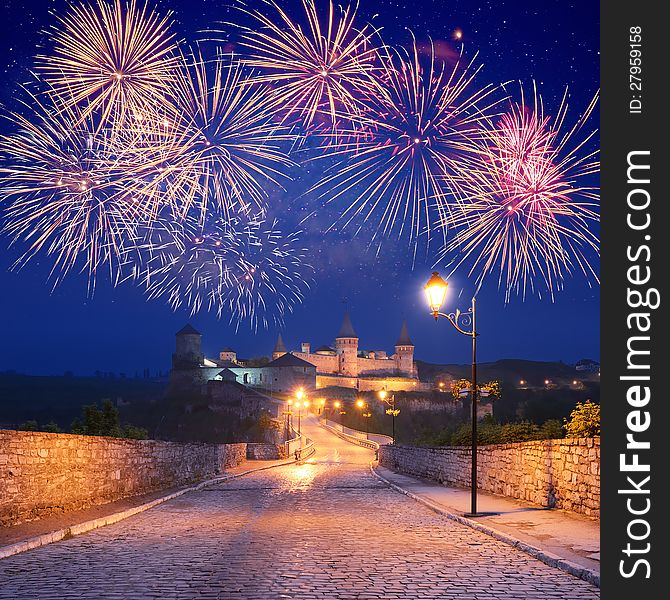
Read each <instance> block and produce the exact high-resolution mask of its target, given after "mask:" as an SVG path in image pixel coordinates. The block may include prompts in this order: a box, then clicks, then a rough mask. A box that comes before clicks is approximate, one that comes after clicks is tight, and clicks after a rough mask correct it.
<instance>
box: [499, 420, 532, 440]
mask: <svg viewBox="0 0 670 600" xmlns="http://www.w3.org/2000/svg"><path fill="white" fill-rule="evenodd" d="M538 439H540V428H539V427H538V426H537V425H536V424H535V423H531V422H530V421H521V422H520V423H505V424H504V425H503V426H502V427H501V429H500V442H499V443H501V444H512V443H514V442H528V441H530V440H538Z"/></svg>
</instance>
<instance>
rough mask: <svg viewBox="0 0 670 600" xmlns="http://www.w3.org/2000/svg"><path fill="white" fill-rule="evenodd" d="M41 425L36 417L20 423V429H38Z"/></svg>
mask: <svg viewBox="0 0 670 600" xmlns="http://www.w3.org/2000/svg"><path fill="white" fill-rule="evenodd" d="M38 427H39V425H38V424H37V421H35V419H30V420H29V421H25V422H24V423H21V425H19V431H37V429H38Z"/></svg>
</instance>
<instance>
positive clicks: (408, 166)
mask: <svg viewBox="0 0 670 600" xmlns="http://www.w3.org/2000/svg"><path fill="white" fill-rule="evenodd" d="M475 60H476V56H475V57H474V58H473V59H472V60H471V61H470V62H468V63H466V64H463V63H462V57H461V59H459V60H458V61H457V62H456V64H454V65H453V67H452V68H451V69H449V68H448V67H447V66H446V65H445V64H444V63H443V62H440V61H438V60H437V59H436V57H435V53H434V49H433V47H432V45H431V50H430V55H429V57H428V59H427V61H426V64H423V62H422V60H421V57H420V55H419V50H418V48H417V46H416V43H415V44H414V45H413V48H412V51H411V53H410V54H409V55H408V56H407V57H403V56H401V55H400V54H399V53H394V52H392V51H390V50H389V51H388V52H387V53H386V55H385V57H384V59H383V61H382V64H383V70H382V73H381V74H378V75H377V76H376V77H374V78H373V80H372V81H373V82H374V88H373V93H370V94H368V96H367V98H366V110H365V111H364V112H363V113H362V117H361V118H362V120H363V122H364V124H365V128H364V129H361V130H360V131H355V130H352V131H351V132H349V134H350V135H351V136H352V137H353V138H354V139H352V141H350V142H348V143H341V144H338V146H336V147H334V148H332V149H330V150H327V151H325V152H324V156H325V157H327V158H331V159H335V160H337V162H336V164H335V166H334V167H332V168H331V169H330V170H329V171H328V173H327V174H326V176H325V177H324V178H323V179H322V180H321V181H320V182H318V183H317V184H316V185H315V186H314V187H313V188H312V189H311V190H310V192H309V193H310V194H314V195H316V196H317V197H318V198H319V199H325V201H326V203H327V204H328V203H333V202H341V203H346V202H348V204H347V205H346V206H345V207H344V209H343V210H342V211H341V214H340V216H339V217H338V219H337V222H340V221H343V222H344V223H343V224H344V226H345V227H347V226H349V225H350V224H351V223H352V222H353V221H354V220H356V219H359V218H360V220H361V221H362V224H365V223H366V222H368V221H376V223H377V226H376V231H375V233H374V235H373V236H372V242H375V241H376V240H378V238H381V237H384V236H388V235H391V234H392V233H394V232H395V233H397V236H398V238H401V237H402V236H403V234H404V233H406V232H407V233H408V237H409V242H410V244H413V252H414V255H416V251H417V244H418V238H419V236H420V235H421V234H422V233H424V232H425V233H426V238H427V239H426V246H427V247H428V245H429V244H430V236H431V228H432V225H433V223H434V221H435V220H437V222H439V223H446V222H447V220H446V215H448V213H449V211H450V206H451V204H452V203H453V202H455V201H458V197H459V196H460V193H461V190H460V187H461V186H460V181H461V177H462V172H461V171H462V168H461V164H462V161H463V158H464V156H465V155H467V154H468V153H469V152H470V149H471V146H472V144H471V138H473V137H475V136H477V135H478V131H479V129H480V121H482V120H484V119H486V118H487V113H489V112H490V109H491V108H492V106H494V105H495V104H496V102H497V101H496V100H492V99H491V97H490V96H491V94H492V92H493V91H494V89H495V88H494V87H493V86H490V85H489V86H486V87H484V88H481V89H480V88H474V84H473V79H474V78H475V76H476V74H477V73H478V71H479V69H480V68H481V67H479V68H477V67H474V66H473V65H474V61H475ZM351 197H353V200H351V201H349V200H348V198H351ZM435 212H436V213H437V214H436V215H435V214H434V213H435ZM361 226H362V225H361V224H359V229H360V227H361ZM443 236H446V231H443Z"/></svg>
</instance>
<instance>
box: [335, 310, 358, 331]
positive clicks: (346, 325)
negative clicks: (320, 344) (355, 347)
mask: <svg viewBox="0 0 670 600" xmlns="http://www.w3.org/2000/svg"><path fill="white" fill-rule="evenodd" d="M337 337H338V338H357V337H358V336H357V335H356V332H355V331H354V326H353V325H352V324H351V317H350V316H349V311H347V312H345V313H344V318H343V319H342V326H341V327H340V333H338V334H337Z"/></svg>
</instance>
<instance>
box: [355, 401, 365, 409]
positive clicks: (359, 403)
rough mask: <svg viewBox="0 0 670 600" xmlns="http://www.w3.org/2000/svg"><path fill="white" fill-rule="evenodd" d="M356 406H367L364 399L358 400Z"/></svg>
mask: <svg viewBox="0 0 670 600" xmlns="http://www.w3.org/2000/svg"><path fill="white" fill-rule="evenodd" d="M356 406H358V408H363V407H364V406H365V402H363V400H357V401H356Z"/></svg>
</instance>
